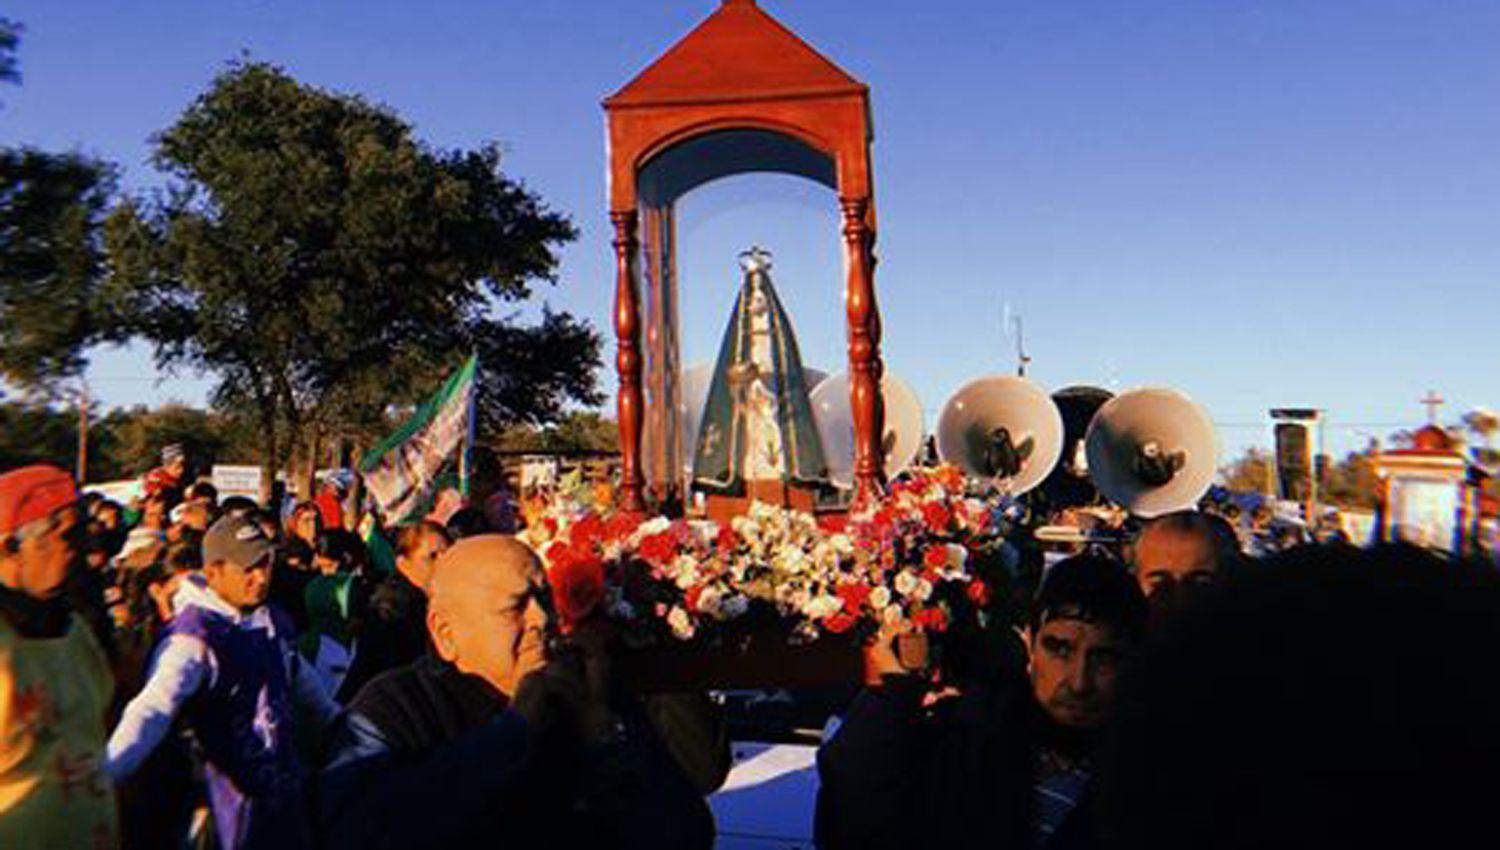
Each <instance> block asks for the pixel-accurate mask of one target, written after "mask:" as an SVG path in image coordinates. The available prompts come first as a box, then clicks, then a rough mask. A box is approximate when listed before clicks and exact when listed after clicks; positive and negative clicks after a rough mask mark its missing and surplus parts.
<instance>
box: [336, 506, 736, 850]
mask: <svg viewBox="0 0 1500 850" xmlns="http://www.w3.org/2000/svg"><path fill="white" fill-rule="evenodd" d="M431 591H432V596H431V600H430V603H429V608H428V614H427V627H428V632H429V634H430V635H431V638H432V646H433V654H432V655H429V656H427V657H424V658H421V659H419V660H418V661H416V662H414V663H412V664H411V665H408V666H406V667H402V668H398V669H396V670H393V671H390V672H389V673H386V674H384V675H382V676H379V677H377V678H375V679H374V680H372V681H371V682H370V683H369V684H368V685H366V686H365V687H364V688H363V689H362V690H361V691H360V692H359V694H358V695H356V696H355V698H354V700H353V701H352V702H351V703H350V705H349V711H348V713H347V714H346V715H345V716H344V717H343V718H342V719H341V721H340V722H339V724H338V726H337V729H336V731H335V735H334V741H333V745H332V747H331V758H330V760H329V762H328V764H327V766H326V767H325V768H324V770H323V773H322V779H321V787H320V795H319V801H320V811H319V818H320V828H321V830H322V832H323V838H324V841H325V846H326V847H329V848H335V850H337V848H351V850H352V848H360V849H361V850H364V848H423V847H512V846H514V847H533V846H535V847H541V846H547V847H570V846H576V847H684V848H692V847H708V846H710V845H711V844H712V842H713V823H712V818H711V816H710V815H709V814H708V809H707V806H706V805H705V804H704V802H703V800H702V798H701V797H699V796H698V795H697V794H696V793H695V792H694V790H693V788H692V786H691V785H690V784H689V783H688V780H687V779H686V777H684V776H683V775H682V772H681V770H680V769H679V768H678V767H677V766H676V764H675V763H674V762H673V761H672V759H671V757H670V756H669V755H667V753H666V751H665V749H664V748H663V747H662V745H661V743H660V741H659V740H658V739H657V738H656V736H655V734H654V733H653V732H652V730H651V728H650V724H649V722H647V721H646V719H645V717H644V715H643V714H642V713H641V711H640V709H639V707H638V706H637V705H635V704H634V703H633V701H631V700H629V699H627V698H625V697H624V696H623V695H621V694H619V693H617V692H614V691H613V690H611V688H610V687H609V684H608V674H607V662H606V660H605V659H603V658H601V657H599V656H598V654H597V653H594V654H590V655H588V656H586V657H585V656H583V655H582V654H581V653H579V652H578V651H577V650H574V649H570V648H566V647H564V648H561V649H560V650H558V651H557V652H553V651H552V649H551V648H552V646H553V645H554V644H555V640H554V637H555V636H554V634H553V623H552V611H551V603H550V594H549V591H548V587H547V583H546V576H545V573H544V572H543V570H542V567H541V564H540V563H539V561H538V560H537V558H536V556H535V555H534V554H533V553H532V551H531V550H530V549H528V548H527V547H526V546H524V545H523V544H521V543H519V542H517V541H516V540H514V539H513V538H510V537H503V536H500V535H480V536H477V537H470V538H466V539H464V540H461V541H459V542H458V543H456V544H454V545H453V546H452V547H451V548H449V549H448V550H447V551H446V552H445V553H444V554H443V555H442V557H440V558H439V559H438V561H437V563H436V564H435V565H434V568H433V575H432V585H431Z"/></svg>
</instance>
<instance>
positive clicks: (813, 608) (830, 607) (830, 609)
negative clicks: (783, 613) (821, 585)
mask: <svg viewBox="0 0 1500 850" xmlns="http://www.w3.org/2000/svg"><path fill="white" fill-rule="evenodd" d="M843 607H844V601H843V600H842V599H839V598H838V597H837V596H834V595H833V594H831V593H825V594H822V595H820V596H817V597H814V598H813V599H812V601H811V602H809V603H807V605H806V606H804V607H803V608H802V613H804V614H806V615H807V616H809V617H811V618H813V619H814V620H821V619H822V618H824V617H828V616H831V615H833V614H837V613H838V612H839V611H840V610H842V609H843Z"/></svg>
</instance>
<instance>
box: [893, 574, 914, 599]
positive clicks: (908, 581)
mask: <svg viewBox="0 0 1500 850" xmlns="http://www.w3.org/2000/svg"><path fill="white" fill-rule="evenodd" d="M918 583H919V579H918V578H917V577H916V576H914V575H912V574H911V572H910V571H908V570H902V571H901V572H900V573H898V574H897V575H896V592H897V593H899V594H901V595H902V596H911V595H912V594H913V593H914V592H916V589H917V584H918Z"/></svg>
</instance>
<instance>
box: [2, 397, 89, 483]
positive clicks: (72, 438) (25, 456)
mask: <svg viewBox="0 0 1500 850" xmlns="http://www.w3.org/2000/svg"><path fill="white" fill-rule="evenodd" d="M43 462H46V463H52V464H56V465H57V466H60V467H62V468H63V469H68V470H71V469H73V467H74V466H75V464H77V462H78V414H77V413H75V412H72V411H69V410H57V409H54V408H52V407H49V406H47V405H42V404H23V403H17V402H6V403H4V404H0V472H3V471H5V470H9V469H15V468H16V467H18V466H26V465H28V464H33V463H43ZM90 468H91V471H92V469H93V468H94V465H93V464H92V463H90Z"/></svg>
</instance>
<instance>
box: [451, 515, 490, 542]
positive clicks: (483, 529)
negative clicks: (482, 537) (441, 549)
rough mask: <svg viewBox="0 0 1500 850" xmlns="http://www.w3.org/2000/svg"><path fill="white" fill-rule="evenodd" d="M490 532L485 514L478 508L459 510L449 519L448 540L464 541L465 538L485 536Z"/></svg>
mask: <svg viewBox="0 0 1500 850" xmlns="http://www.w3.org/2000/svg"><path fill="white" fill-rule="evenodd" d="M489 530H490V524H489V521H488V520H486V519H485V518H484V512H483V511H480V510H479V509H477V508H459V509H458V510H456V511H454V512H453V516H450V517H448V539H449V540H462V539H464V538H465V537H474V536H475V535H479V534H485V533H487V532H488V531H489Z"/></svg>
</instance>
